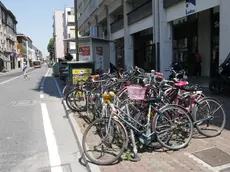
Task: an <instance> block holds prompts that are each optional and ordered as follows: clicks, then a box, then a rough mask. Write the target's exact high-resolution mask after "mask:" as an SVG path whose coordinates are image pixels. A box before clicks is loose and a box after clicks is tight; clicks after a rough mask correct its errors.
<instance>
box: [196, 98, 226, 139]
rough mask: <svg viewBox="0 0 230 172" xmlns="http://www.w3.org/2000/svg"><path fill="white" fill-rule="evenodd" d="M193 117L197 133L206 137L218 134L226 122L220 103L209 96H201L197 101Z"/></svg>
mask: <svg viewBox="0 0 230 172" xmlns="http://www.w3.org/2000/svg"><path fill="white" fill-rule="evenodd" d="M193 118H194V119H193V120H194V121H195V122H194V123H195V127H196V128H197V130H198V131H199V133H200V134H202V135H204V136H206V137H215V136H218V135H220V134H221V132H222V131H223V129H224V127H225V124H226V114H225V111H224V108H223V106H222V103H221V102H219V101H218V100H216V99H214V98H211V97H206V98H203V99H201V100H200V101H199V102H198V105H197V106H196V111H195V114H194V117H193Z"/></svg>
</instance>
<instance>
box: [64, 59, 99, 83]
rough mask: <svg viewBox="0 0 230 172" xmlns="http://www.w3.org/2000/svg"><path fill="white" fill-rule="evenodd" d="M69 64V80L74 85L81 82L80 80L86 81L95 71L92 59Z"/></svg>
mask: <svg viewBox="0 0 230 172" xmlns="http://www.w3.org/2000/svg"><path fill="white" fill-rule="evenodd" d="M67 64H68V70H69V72H68V73H69V82H70V83H72V84H73V85H76V84H79V81H86V80H87V79H88V78H89V76H90V75H92V74H93V73H94V72H95V71H94V62H92V61H78V62H67Z"/></svg>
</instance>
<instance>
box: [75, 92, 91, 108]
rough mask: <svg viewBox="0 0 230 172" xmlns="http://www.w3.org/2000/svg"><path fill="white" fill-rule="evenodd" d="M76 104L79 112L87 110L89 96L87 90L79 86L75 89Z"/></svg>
mask: <svg viewBox="0 0 230 172" xmlns="http://www.w3.org/2000/svg"><path fill="white" fill-rule="evenodd" d="M74 95H75V96H74V105H75V107H76V109H77V111H78V112H83V111H86V110H87V104H88V100H87V99H88V98H87V94H86V91H84V90H81V89H79V88H77V89H75V90H74Z"/></svg>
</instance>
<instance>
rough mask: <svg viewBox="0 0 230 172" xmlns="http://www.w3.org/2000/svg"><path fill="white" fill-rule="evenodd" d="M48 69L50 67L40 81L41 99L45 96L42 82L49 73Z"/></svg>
mask: <svg viewBox="0 0 230 172" xmlns="http://www.w3.org/2000/svg"><path fill="white" fill-rule="evenodd" d="M49 71H50V69H48V70H47V72H46V74H45V77H44V79H43V80H42V81H41V85H40V98H41V99H44V97H45V95H44V91H43V89H44V82H45V80H46V77H47V76H48V74H49Z"/></svg>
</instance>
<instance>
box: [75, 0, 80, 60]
mask: <svg viewBox="0 0 230 172" xmlns="http://www.w3.org/2000/svg"><path fill="white" fill-rule="evenodd" d="M77 8H78V6H77V0H74V15H75V44H76V61H79V46H78V45H79V42H78V9H77Z"/></svg>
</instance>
